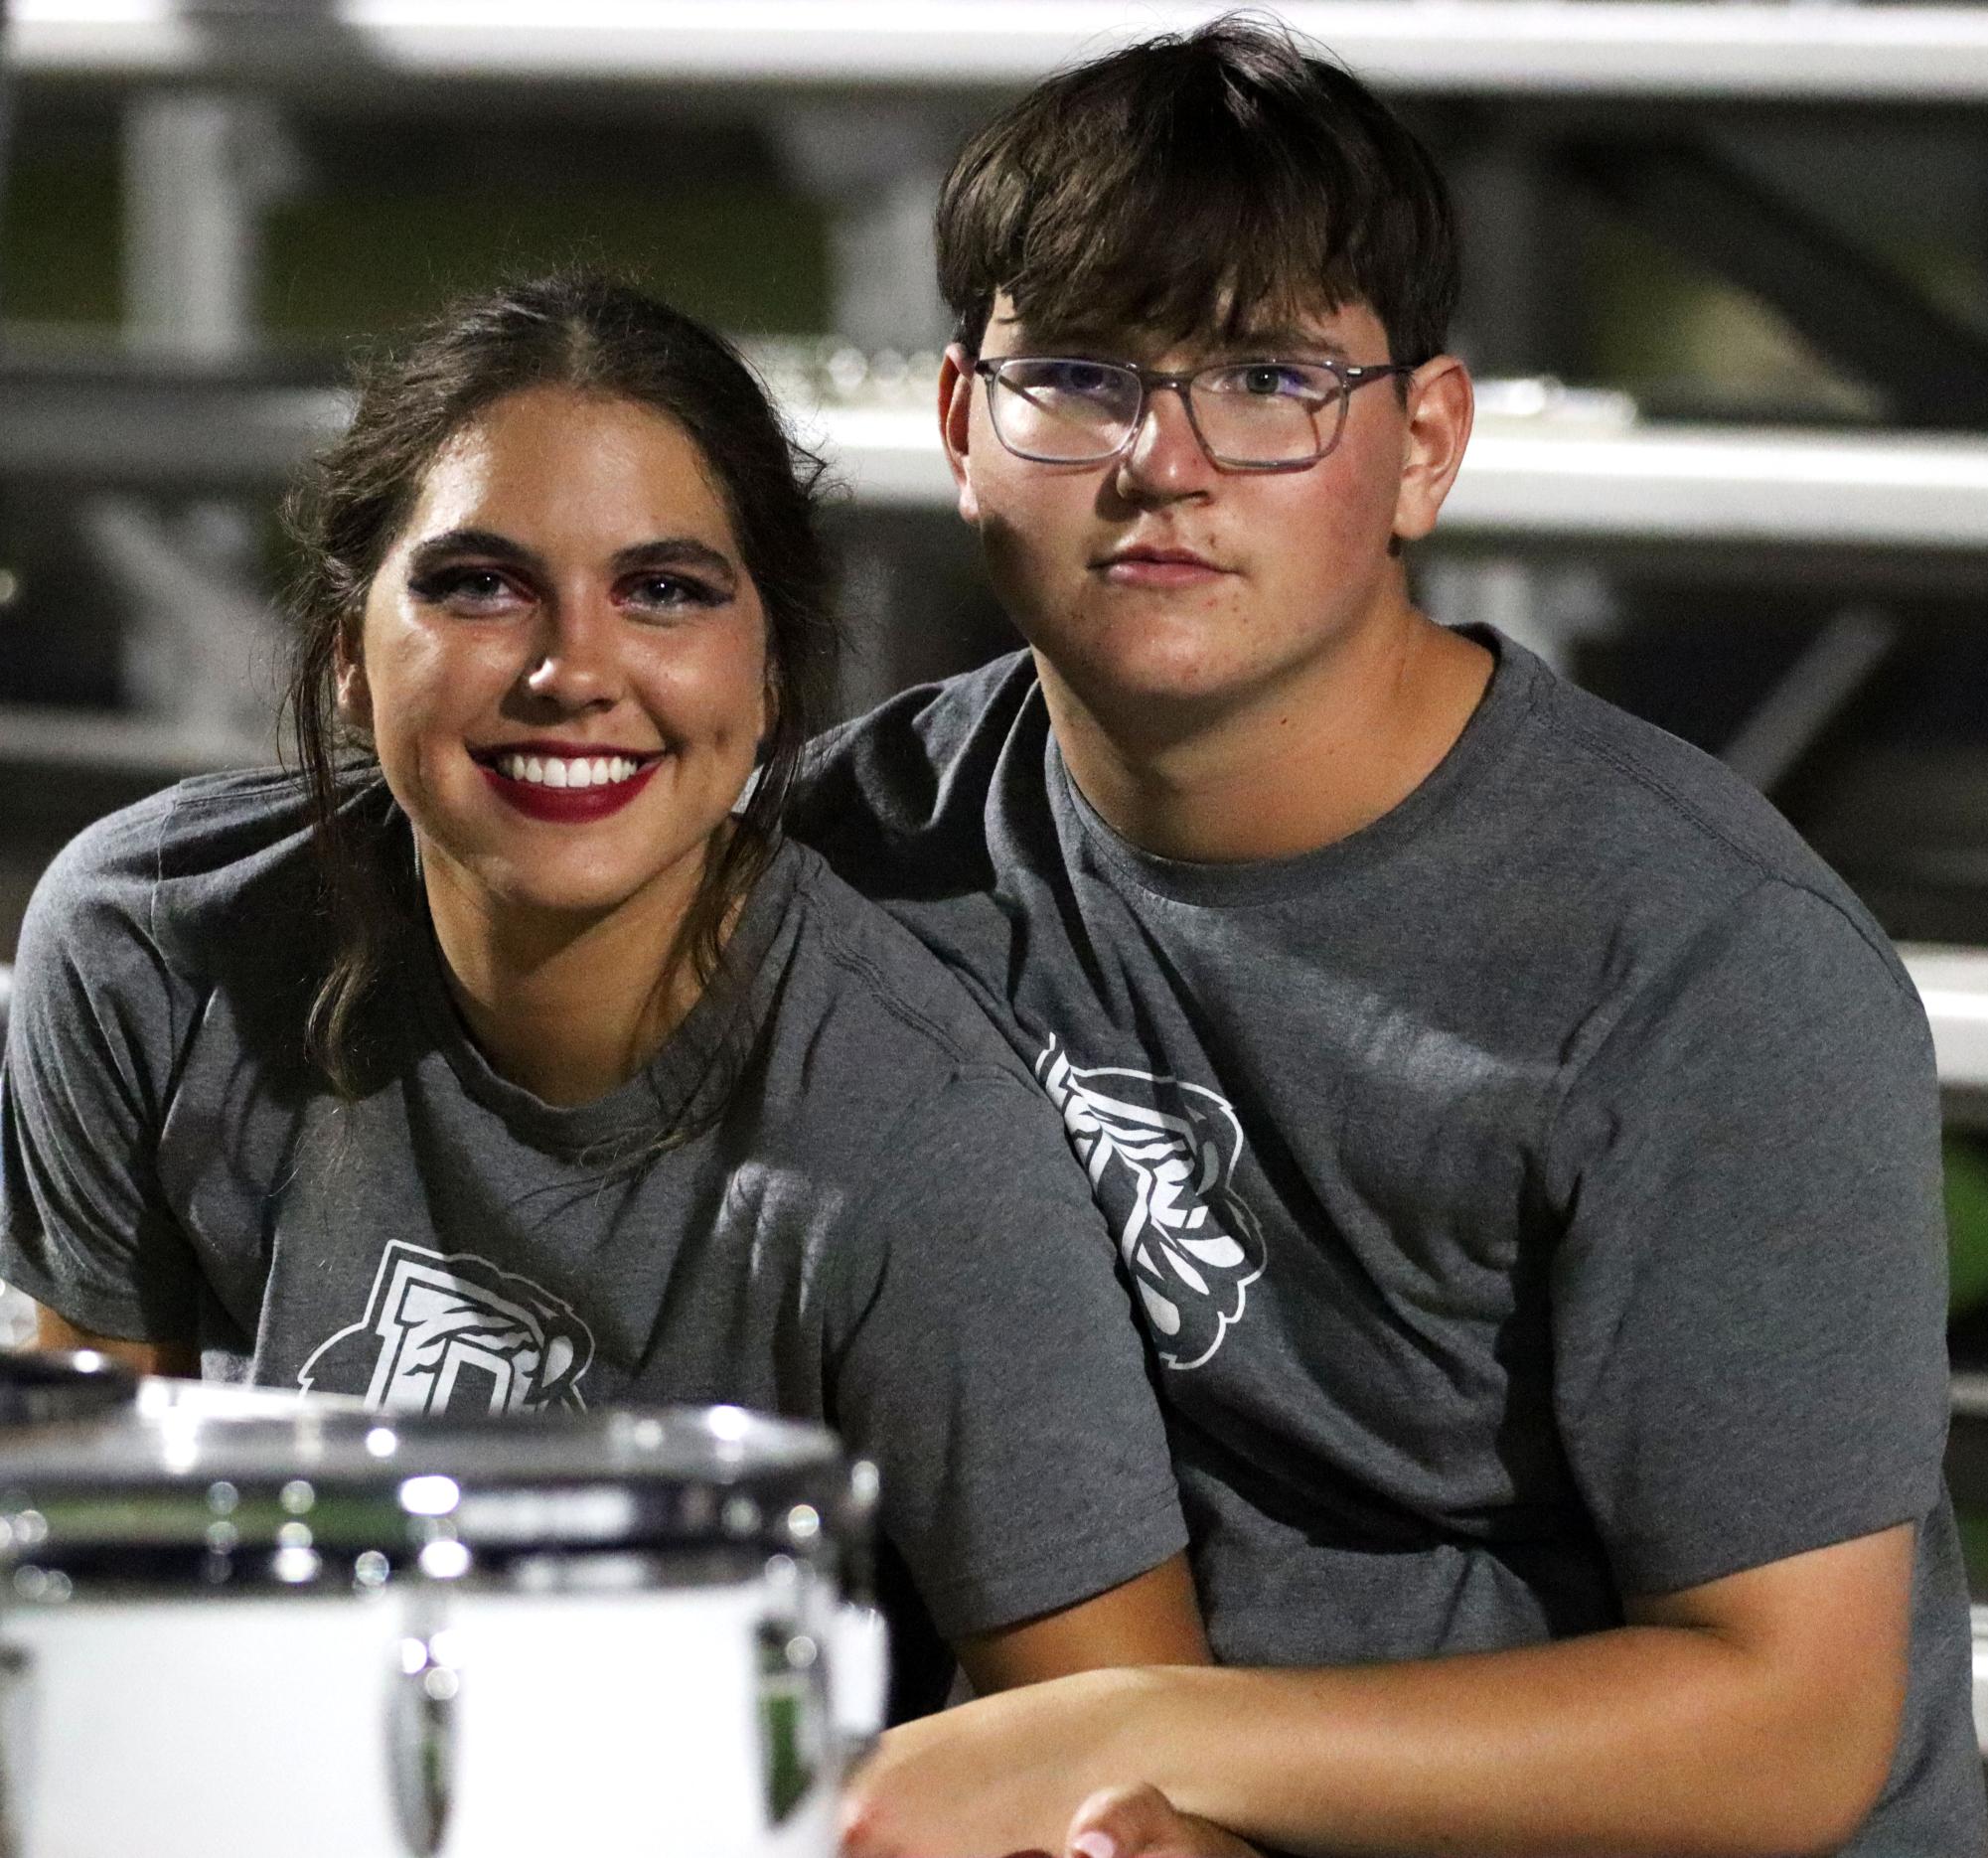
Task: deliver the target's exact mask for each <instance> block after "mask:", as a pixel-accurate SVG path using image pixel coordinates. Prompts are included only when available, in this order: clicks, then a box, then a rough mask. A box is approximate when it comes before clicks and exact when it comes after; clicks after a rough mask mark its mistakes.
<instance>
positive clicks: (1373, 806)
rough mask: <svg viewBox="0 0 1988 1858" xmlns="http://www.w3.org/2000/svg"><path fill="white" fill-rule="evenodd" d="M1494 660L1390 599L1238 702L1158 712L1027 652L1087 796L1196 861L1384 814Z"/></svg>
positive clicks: (1330, 835) (1318, 837) (1148, 839)
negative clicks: (1093, 692) (1377, 616)
mask: <svg viewBox="0 0 1988 1858" xmlns="http://www.w3.org/2000/svg"><path fill="white" fill-rule="evenodd" d="M1492 663H1493V660H1492V657H1491V654H1490V653H1489V652H1488V651H1486V650H1485V649H1484V647H1482V646H1480V645H1478V644H1476V643H1475V642H1474V641H1471V640H1469V639H1465V638H1463V637H1461V636H1460V635H1458V634H1456V633H1453V632H1449V631H1446V630H1445V629H1444V628H1442V627H1440V626H1438V625H1436V624H1435V623H1434V622H1433V621H1431V620H1429V619H1427V618H1426V617H1425V616H1424V615H1422V614H1421V613H1418V612H1416V611H1415V610H1414V609H1413V608H1410V607H1408V606H1406V605H1404V606H1403V607H1402V608H1401V609H1400V611H1399V613H1398V614H1397V615H1394V616H1391V617H1390V619H1389V620H1388V621H1387V622H1386V623H1376V624H1372V625H1368V626H1363V627H1361V628H1359V629H1357V630H1356V631H1355V632H1354V633H1353V634H1352V635H1350V636H1348V637H1347V638H1345V639H1343V640H1341V641H1337V642H1335V644H1334V645H1333V646H1332V648H1331V649H1330V650H1329V651H1328V652H1325V653H1322V654H1320V655H1319V656H1318V657H1316V658H1314V659H1312V660H1310V661H1308V662H1307V663H1306V664H1305V665H1303V666H1302V667H1300V668H1299V669H1298V670H1297V671H1296V672H1294V673H1293V674H1292V675H1291V676H1290V677H1289V678H1286V679H1283V680H1279V681H1277V682H1275V683H1273V684H1270V685H1267V686H1266V687H1265V688H1263V689H1262V690H1260V691H1258V692H1255V693H1252V694H1251V696H1250V697H1249V698H1248V699H1247V700H1245V701H1242V702H1233V703H1229V704H1225V705H1224V706H1222V707H1221V708H1219V709H1216V708H1213V707H1204V708H1202V709H1201V710H1200V711H1199V713H1196V712H1195V711H1194V710H1193V709H1189V708H1181V709H1178V710H1176V711H1174V712H1172V713H1170V714H1169V713H1167V712H1166V711H1164V710H1160V709H1156V708H1155V707H1154V706H1152V705H1150V704H1146V703H1126V704H1124V705H1123V706H1119V707H1113V706H1111V705H1110V704H1109V702H1107V701H1100V702H1091V701H1087V700H1086V699H1085V697H1083V696H1082V695H1080V694H1079V693H1078V692H1077V691H1076V690H1075V689H1073V688H1072V687H1071V686H1070V685H1069V684H1068V683H1066V682H1065V681H1064V680H1063V679H1062V678H1061V677H1060V676H1059V675H1058V674H1057V672H1056V669H1055V667H1054V666H1052V665H1049V664H1048V663H1047V662H1045V661H1044V660H1043V659H1042V658H1041V656H1040V654H1038V655H1037V666H1038V670H1039V672H1040V675H1041V680H1042V688H1043V695H1044V697H1045V698H1046V700H1047V702H1048V705H1049V713H1050V718H1051V721H1052V723H1053V724H1054V726H1055V729H1056V736H1057V741H1058V743H1059V745H1060V746H1061V748H1062V751H1063V759H1064V762H1065V765H1066V766H1067V767H1068V768H1069V770H1070V774H1071V778H1072V779H1074V780H1075V781H1076V783H1077V786H1078V788H1079V789H1080V790H1081V792H1082V793H1083V795H1084V797H1085V799H1086V800H1088V801H1089V802H1090V803H1091V805H1092V806H1093V807H1095V808H1096V809H1097V811H1098V812H1099V814H1100V815H1101V816H1102V817H1103V818H1104V819H1105V821H1106V822H1107V823H1108V824H1109V825H1110V826H1111V827H1112V828H1113V829H1114V830H1115V831H1116V832H1118V833H1120V834H1121V835H1122V836H1123V837H1125V838H1126V839H1128V840H1130V841H1131V842H1132V843H1133V844H1134V845H1136V846H1139V847H1141V848H1142V849H1144V850H1146V851H1147V852H1155V853H1157V854H1158V855H1160V856H1162V857H1171V858H1180V859H1184V860H1189V861H1193V862H1201V863H1241V862H1247V861H1250V860H1254V859H1258V858H1281V857H1294V856H1297V855H1298V854H1299V853H1300V852H1312V851H1316V850H1318V849H1319V848H1320V847H1322V846H1328V845H1332V844H1334V843H1335V842H1337V841H1338V840H1341V839H1345V838H1347V837H1349V836H1350V835H1352V834H1353V833H1356V832H1358V831H1360V830H1361V829H1362V828H1363V827H1366V826H1370V825H1371V824H1373V822H1374V821H1375V820H1378V819H1380V818H1381V817H1382V816H1383V815H1384V814H1386V813H1389V812H1392V811H1393V810H1394V808H1396V807H1397V806H1399V805H1400V804H1401V803H1402V802H1403V801H1404V800H1406V799H1407V798H1408V796H1409V795H1410V794H1412V793H1414V792H1415V790H1416V789H1417V788H1418V787H1420V786H1421V785H1422V783H1423V782H1424V781H1425V780H1427V779H1428V778H1429V776H1430V775H1431V774H1432V773H1434V772H1435V770H1436V768H1437V765H1438V764H1439V763H1440V762H1441V761H1442V760H1443V758H1444V757H1445V756H1446V755H1447V754H1448V753H1449V752H1450V750H1451V749H1452V748H1453V746H1454V745H1455V742H1456V738H1457V737H1458V736H1459V735H1461V734H1462V732H1463V729H1464V726H1465V725H1466V724H1467V723H1468V721H1469V719H1470V717H1471V715H1472V713H1473V712H1474V711H1475V709H1476V707H1477V703H1478V701H1479V700H1480V699H1481V697H1483V694H1484V689H1485V686H1486V685H1487V684H1488V683H1489V681H1490V675H1491V668H1492Z"/></svg>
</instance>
